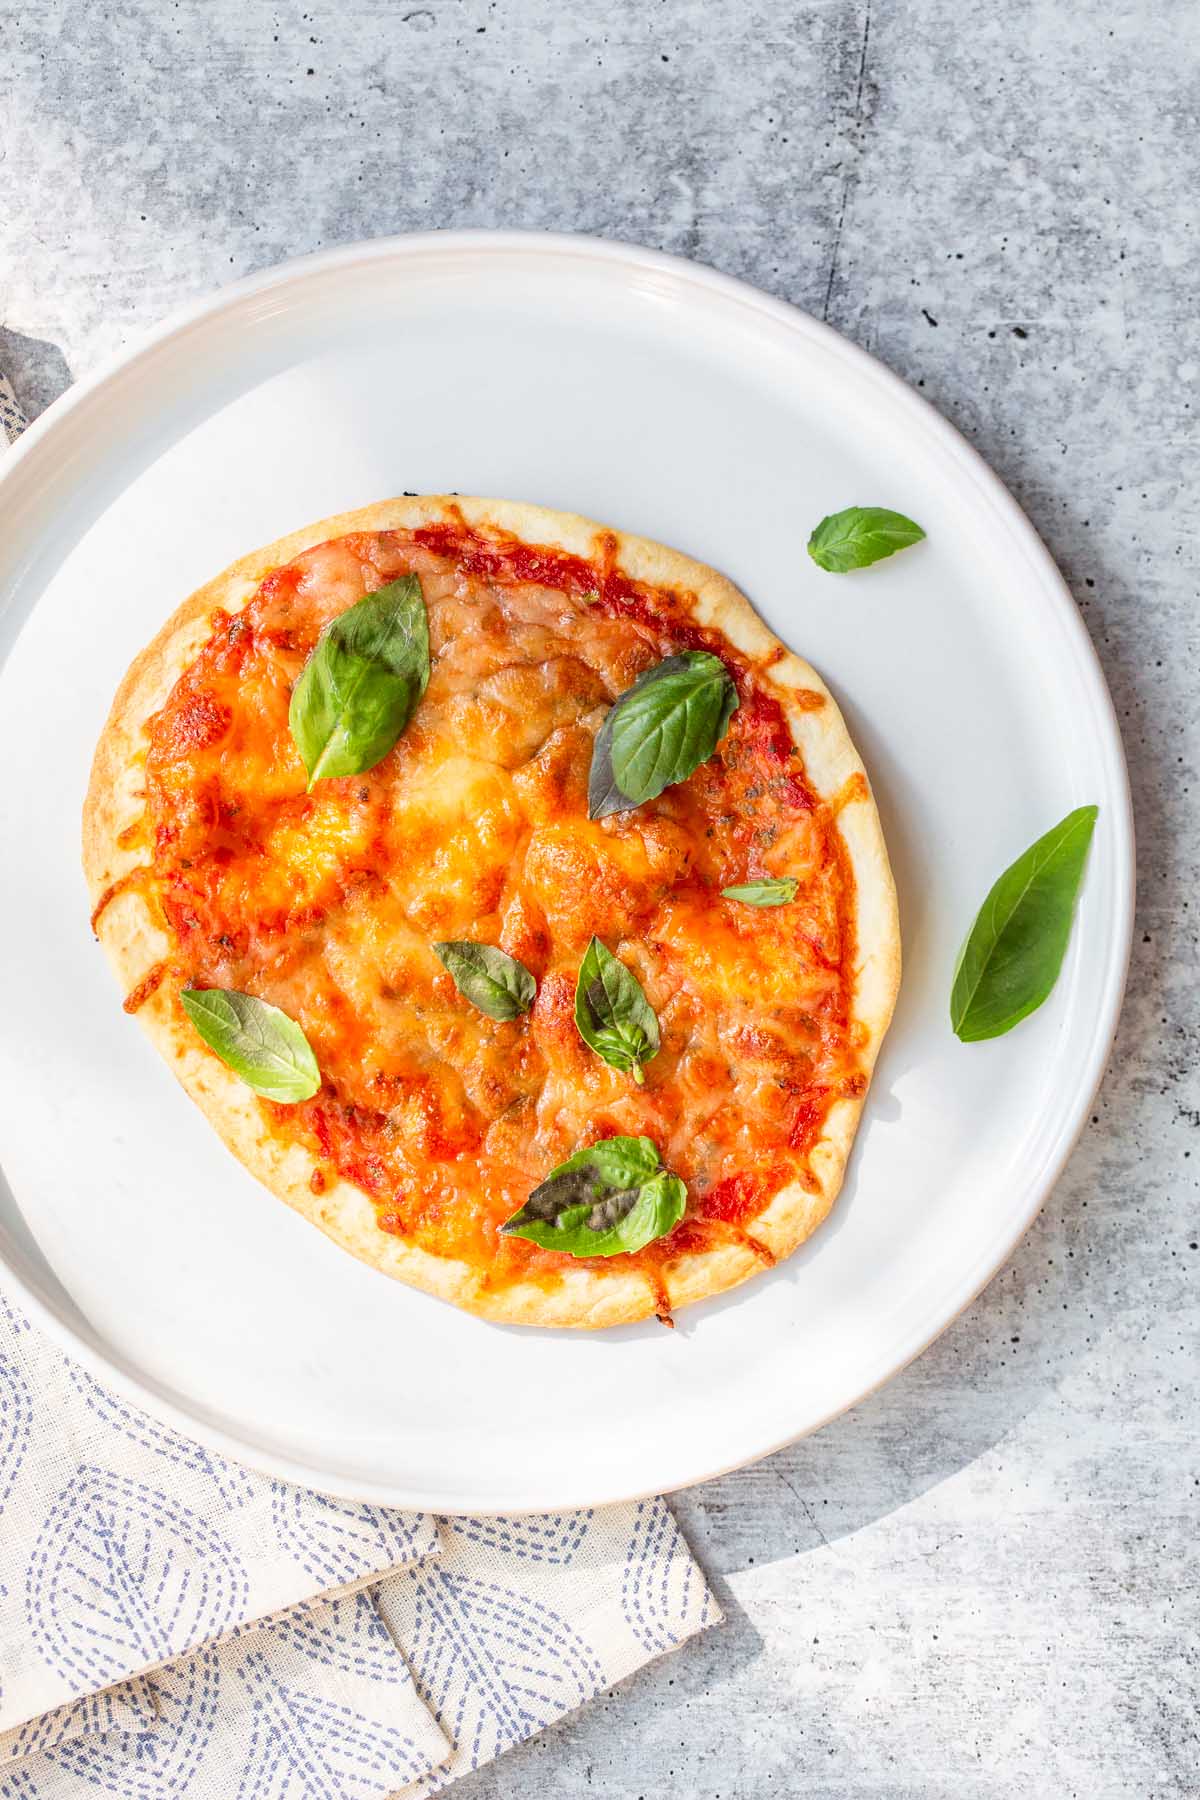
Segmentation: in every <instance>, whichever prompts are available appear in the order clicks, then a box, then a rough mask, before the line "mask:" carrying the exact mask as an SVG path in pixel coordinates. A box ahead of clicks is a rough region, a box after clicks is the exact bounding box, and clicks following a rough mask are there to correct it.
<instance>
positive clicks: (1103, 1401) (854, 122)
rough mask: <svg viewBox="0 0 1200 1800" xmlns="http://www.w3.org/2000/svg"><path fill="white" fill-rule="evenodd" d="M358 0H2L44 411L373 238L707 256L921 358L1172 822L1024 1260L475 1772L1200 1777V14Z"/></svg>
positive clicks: (897, 3)
mask: <svg viewBox="0 0 1200 1800" xmlns="http://www.w3.org/2000/svg"><path fill="white" fill-rule="evenodd" d="M309 4H310V7H311V10H309V11H301V10H300V6H299V5H298V4H296V3H295V0H279V3H278V4H275V5H271V4H269V3H267V0H208V3H207V4H205V3H204V0H121V3H116V0H114V3H113V4H111V5H105V4H100V3H99V0H93V3H92V4H91V5H87V6H85V5H83V4H73V3H71V0H41V3H40V4H38V5H36V6H35V5H32V4H30V5H28V6H22V5H11V4H5V5H4V6H3V7H2V8H0V20H2V22H3V37H2V55H0V85H2V88H3V100H4V103H3V107H2V109H0V181H2V200H3V204H2V207H0V244H2V247H3V249H2V255H0V320H2V321H3V324H4V333H3V335H2V336H0V365H3V366H5V367H6V368H7V369H8V371H9V373H10V375H11V377H12V379H13V381H14V383H15V385H16V387H17V389H18V391H19V392H20V394H21V395H22V397H23V399H24V400H25V402H26V404H27V405H28V406H29V407H30V408H31V410H34V411H36V410H37V409H38V408H39V407H41V406H42V405H44V404H46V403H47V402H48V401H49V400H50V399H51V398H52V397H53V395H54V394H55V393H56V392H57V391H59V390H60V389H61V388H62V387H63V385H64V384H65V383H66V381H67V380H68V379H69V378H70V377H72V376H75V375H78V374H80V373H82V372H84V371H86V370H87V369H89V368H90V367H91V366H92V365H93V364H94V363H95V362H96V361H97V359H98V358H99V357H100V356H101V355H102V354H104V353H105V352H106V351H108V350H110V349H112V348H113V347H115V346H117V345H118V344H120V343H121V342H122V341H123V340H124V339H125V338H126V336H127V335H128V334H130V333H131V332H133V331H135V330H136V329H137V328H138V327H140V326H142V325H144V324H148V323H149V322H151V321H153V320H155V319H157V318H158V317H159V316H160V315H161V314H163V313H164V312H165V311H167V310H168V309H169V308H170V307H172V306H174V305H175V304H177V303H179V302H181V301H183V300H185V299H187V298H189V297H192V296H195V295H199V294H201V293H203V292H204V291H206V290H208V289H209V288H211V287H212V286H214V285H215V284H217V283H220V282H221V281H223V280H225V279H227V278H229V277H231V276H233V275H237V274H242V273H245V272H248V271H250V270H253V269H257V268H261V267H263V266H265V265H267V264H269V263H272V262H274V261H276V260H278V259H279V258H282V257H285V256H289V255H293V254H296V253H298V252H301V251H306V250H311V249H315V248H317V247H318V246H321V245H327V244H332V243H335V242H339V241H344V240H347V239H351V238H356V237H360V236H374V235H378V234H381V233H385V232H393V231H405V230H410V229H415V228H428V227H433V226H454V225H489V226H491V225H506V226H525V227H545V228H554V229H560V230H561V229H567V230H582V231H592V232H598V233H602V234H606V235H609V236H613V237H618V238H625V239H630V240H633V241H636V242H640V243H644V244H650V245H654V246H658V247H660V248H664V249H668V250H675V251H680V252H683V253H685V254H687V255H690V256H694V257H697V258H699V259H700V260H702V261H704V262H707V263H711V264H714V265H715V266H717V267H718V268H721V269H725V270H728V271H730V272H732V273H734V274H737V275H741V276H744V277H746V278H747V279H749V280H750V281H753V282H757V283H759V284H760V285H761V286H763V287H765V288H767V289H769V290H770V291H771V292H773V293H776V294H779V295H782V296H784V297H786V298H787V299H789V300H792V301H795V302H796V303H797V304H798V305H800V306H802V307H805V308H807V309H808V310H809V311H811V312H814V313H816V314H817V315H818V316H824V317H826V318H827V319H829V320H830V322H831V323H832V324H834V325H835V326H837V327H838V328H839V329H840V330H842V331H844V332H846V333H847V334H848V335H849V336H850V337H852V338H854V339H855V340H856V341H858V342H859V343H861V344H864V345H866V346H867V347H868V348H869V349H871V350H873V351H875V352H876V353H877V354H878V355H880V356H881V357H882V358H883V359H884V360H885V361H886V362H888V363H889V364H890V365H891V366H892V367H893V368H894V369H897V370H899V371H900V372H901V373H902V374H904V375H905V376H907V377H908V378H909V379H910V380H912V381H914V382H916V383H917V384H918V385H919V386H921V387H922V388H923V389H924V391H925V393H926V395H927V396H928V397H929V398H930V399H931V400H933V401H934V402H935V404H936V405H937V406H939V407H940V408H941V409H942V410H943V412H945V413H946V414H947V415H948V416H949V417H950V418H951V419H952V420H954V422H955V423H956V424H958V425H959V426H960V427H961V428H962V429H963V430H964V431H965V432H966V434H967V435H968V437H969V438H970V439H971V440H972V442H973V443H975V444H976V445H978V447H979V448H980V449H981V450H982V451H983V453H984V454H985V455H986V456H987V457H988V458H989V459H990V461H991V462H992V463H993V465H994V466H995V467H996V468H997V469H998V470H999V472H1000V473H1001V475H1002V476H1003V477H1004V478H1005V479H1006V480H1007V481H1008V482H1009V484H1010V485H1011V487H1012V488H1013V490H1014V492H1015V493H1016V494H1017V496H1018V497H1019V499H1020V500H1021V501H1022V503H1023V504H1024V505H1025V507H1026V508H1027V509H1028V511H1029V512H1030V513H1031V515H1032V517H1033V519H1034V521H1035V523H1036V525H1037V526H1038V528H1039V529H1040V531H1041V532H1042V534H1043V536H1044V537H1045V539H1046V541H1047V542H1048V544H1049V545H1050V547H1051V549H1052V550H1053V552H1054V554H1055V555H1056V556H1057V558H1058V560H1059V562H1060V564H1061V566H1062V568H1063V570H1064V571H1065V573H1066V575H1067V577H1068V579H1069V581H1070V582H1071V584H1072V587H1073V589H1074V591H1075V594H1076V596H1077V598H1078V601H1079V603H1080V606H1081V607H1082V608H1083V611H1084V616H1085V618H1086V619H1087V621H1088V624H1089V626H1090V629H1091V631H1092V634H1093V636H1094V638H1095V641H1096V644H1097V646H1098V648H1099V651H1100V654H1101V656H1102V658H1103V660H1104V665H1105V668H1106V670H1107V673H1108V678H1109V681H1110V683H1111V685H1112V689H1113V693H1114V696H1115V699H1116V703H1117V707H1118V711H1119V713H1120V717H1121V721H1122V725H1123V729H1124V732H1125V737H1126V743H1127V747H1128V751H1129V756H1130V761H1131V764H1132V772H1133V783H1134V792H1135V803H1136V807H1137V815H1138V826H1139V834H1140V844H1141V854H1140V866H1141V883H1140V886H1141V892H1140V917H1139V924H1138V930H1137V941H1136V945H1135V954H1134V964H1133V975H1132V982H1131V988H1130V997H1129V1002H1128V1005H1127V1008H1126V1012H1125V1016H1124V1021H1123V1025H1122V1028H1121V1032H1120V1038H1119V1042H1118V1045H1117V1049H1116V1053H1115V1056H1114V1058H1113V1062H1112V1066H1111V1069H1110V1072H1109V1075H1108V1078H1107V1080H1106V1082H1105V1085H1104V1088H1103V1091H1102V1093H1101V1095H1100V1097H1099V1099H1098V1101H1097V1103H1096V1107H1095V1111H1094V1116H1093V1118H1092V1121H1091V1125H1090V1128H1089V1129H1088V1131H1087V1133H1086V1135H1085V1138H1084V1141H1083V1142H1082V1144H1081V1145H1080V1147H1079V1150H1078V1152H1077V1153H1076V1155H1075V1157H1074V1160H1073V1161H1072V1163H1071V1165H1070V1168H1069V1171H1068V1173H1067V1175H1066V1176H1065V1178H1064V1179H1063V1181H1062V1182H1061V1183H1060V1185H1059V1187H1058V1190H1057V1192H1056V1194H1055V1195H1054V1197H1053V1199H1052V1201H1051V1202H1050V1204H1049V1205H1048V1206H1047V1208H1046V1210H1045V1213H1044V1215H1043V1217H1042V1218H1041V1220H1040V1222H1039V1223H1038V1224H1037V1225H1036V1227H1035V1228H1034V1230H1033V1231H1032V1232H1031V1233H1030V1235H1029V1237H1028V1239H1027V1241H1026V1242H1025V1243H1024V1244H1023V1246H1022V1247H1021V1249H1020V1250H1019V1252H1018V1253H1017V1254H1016V1256H1015V1257H1014V1259H1013V1262H1012V1265H1011V1267H1009V1268H1008V1269H1007V1270H1006V1271H1005V1272H1004V1273H1003V1274H1002V1275H1000V1276H999V1277H998V1278H997V1279H996V1280H995V1281H994V1282H993V1284H992V1285H991V1287H990V1288H989V1289H988V1290H987V1292H986V1293H985V1294H984V1295H983V1297H982V1298H981V1299H980V1300H979V1301H978V1302H977V1303H976V1304H975V1305H974V1306H973V1307H972V1308H971V1309H970V1310H969V1312H968V1313H967V1314H966V1315H965V1316H963V1317H962V1318H961V1319H960V1320H959V1321H958V1322H957V1324H956V1325H955V1326H954V1327H953V1328H952V1329H951V1330H950V1331H949V1332H948V1333H947V1334H946V1336H945V1337H944V1338H943V1339H942V1340H941V1341H940V1342H939V1343H938V1344H937V1345H936V1346H935V1347H934V1348H933V1349H931V1350H930V1351H929V1352H928V1353H927V1354H926V1355H925V1356H924V1357H923V1358H922V1359H921V1360H920V1362H918V1363H917V1364H916V1365H915V1366H914V1367H913V1368H911V1369H910V1370H909V1371H908V1372H907V1373H906V1374H904V1375H902V1376H901V1377H900V1378H898V1379H897V1380H896V1381H894V1382H893V1383H892V1384H891V1385H890V1386H889V1387H888V1388H887V1389H886V1390H885V1391H884V1392H882V1393H881V1394H879V1395H877V1396H876V1397H875V1398H874V1399H872V1400H871V1401H869V1402H868V1403H867V1404H865V1405H863V1406H861V1407H859V1408H858V1410H857V1411H856V1412H854V1413H853V1414H851V1415H850V1416H848V1417H846V1418H844V1419H842V1420H840V1421H838V1422H837V1423H835V1424H833V1425H831V1426H830V1427H828V1428H827V1429H826V1430H825V1431H823V1432H821V1433H820V1434H819V1435H818V1436H816V1437H815V1438H813V1439H811V1440H809V1441H808V1442H805V1443H802V1444H800V1445H797V1446H796V1447H795V1448H794V1449H791V1450H789V1451H787V1452H785V1453H784V1454H782V1455H779V1456H776V1457H774V1458H772V1459H771V1460H770V1461H768V1462H765V1463H763V1464H761V1465H759V1466H758V1467H757V1468H754V1469H749V1470H745V1471H743V1472H741V1473H739V1474H736V1475H731V1476H729V1477H728V1478H726V1479H724V1480H721V1481H718V1482H714V1483H712V1484H711V1485H709V1486H707V1487H704V1488H701V1489H697V1490H695V1491H693V1492H691V1493H689V1494H687V1495H685V1496H683V1497H682V1498H681V1499H680V1501H679V1512H680V1516H681V1518H682V1521H683V1524H684V1526H685V1527H686V1529H687V1531H688V1533H689V1535H690V1537H691V1540H692V1543H693V1544H694V1545H695V1548H696V1550H697V1552H698V1554H699V1555H700V1557H701V1558H702V1559H703V1561H704V1563H705V1566H706V1567H707V1569H708V1570H709V1571H710V1573H711V1575H712V1577H713V1580H714V1582H715V1584H716V1586H717V1589H718V1591H719V1592H720V1594H721V1597H722V1599H723V1601H724V1603H725V1605H726V1607H727V1609H728V1612H729V1620H728V1623H727V1624H726V1625H725V1627H724V1628H723V1629H721V1630H719V1631H715V1632H711V1633H709V1634H707V1635H706V1636H705V1637H703V1638H702V1639H700V1640H699V1641H697V1642H695V1643H693V1644H691V1645H690V1646H688V1647H687V1648H685V1649H684V1650H683V1651H681V1652H679V1653H678V1654H677V1655H675V1656H673V1657H670V1658H668V1659H666V1660H665V1661H664V1662H662V1663H660V1664H658V1665H656V1666H655V1667H653V1668H651V1669H649V1670H646V1671H644V1672H643V1673H642V1674H641V1675H639V1676H638V1677H636V1678H635V1679H634V1680H633V1681H631V1682H629V1683H627V1684H626V1685H625V1686H624V1687H623V1688H621V1689H619V1690H618V1691H616V1692H615V1693H614V1694H612V1695H611V1696H609V1697H608V1698H607V1699H605V1700H604V1701H602V1702H600V1703H598V1704H596V1705H595V1706H593V1707H592V1708H591V1709H590V1710H589V1711H588V1712H586V1713H585V1714H584V1715H582V1716H581V1717H579V1718H577V1719H574V1720H572V1721H569V1722H568V1723H566V1724H564V1725H563V1726H561V1727H560V1728H559V1729H556V1730H553V1731H550V1732H547V1733H545V1734H544V1735H543V1736H542V1737H541V1738H539V1739H538V1740H537V1741H536V1742H534V1743H533V1744H531V1745H529V1746H527V1747H525V1748H524V1749H521V1750H518V1751H517V1752H515V1753H513V1754H511V1755H510V1756H508V1757H507V1758H505V1759H504V1760H503V1761H502V1762H501V1763H499V1764H497V1765H496V1766H495V1767H494V1768H492V1769H491V1770H488V1771H483V1772H480V1773H479V1774H478V1775H477V1776H475V1777H473V1778H471V1779H470V1780H468V1781H467V1782H465V1783H464V1784H463V1785H462V1786H461V1788H460V1789H459V1790H458V1791H459V1793H461V1795H462V1800H485V1797H486V1800H508V1797H509V1796H517V1795H521V1796H532V1797H535V1800H539V1797H542V1796H545V1797H547V1800H548V1797H550V1796H563V1797H570V1800H573V1797H575V1796H583V1795H586V1794H591V1793H593V1792H602V1793H606V1794H610V1795H614V1796H618V1797H622V1800H623V1797H629V1800H634V1797H636V1796H640V1795H645V1796H652V1795H653V1796H656V1797H657V1796H660V1795H664V1794H673V1793H678V1794H685V1795H690V1794H696V1795H702V1796H711V1797H712V1800H717V1797H718V1796H719V1797H720V1800H741V1797H743V1796H744V1797H750V1796H760V1795H769V1794H789V1795H790V1794H794V1795H804V1796H813V1797H814V1800H816V1797H818V1796H819V1797H822V1800H825V1797H828V1800H908V1797H910V1796H920V1797H921V1800H951V1797H953V1800H976V1797H979V1800H983V1797H985V1796H986V1797H992V1796H1020V1797H1033V1800H1042V1797H1043V1796H1044V1797H1045V1800H1067V1797H1068V1796H1081V1797H1086V1800H1116V1797H1118V1796H1121V1797H1122V1800H1123V1797H1125V1796H1130V1797H1134V1796H1136V1797H1138V1800H1160V1797H1162V1800H1165V1797H1166V1796H1185V1795H1195V1794H1197V1793H1200V1734H1198V1728H1197V1695H1196V1680H1197V1666H1198V1653H1197V1637H1196V1626H1197V1555H1196V1540H1197V1520H1198V1514H1200V1504H1198V1502H1200V1445H1198V1442H1197V1436H1198V1433H1197V1424H1198V1409H1197V1401H1198V1398H1200V1374H1198V1364H1197V1330H1196V1327H1197V1291H1198V1288H1200V1250H1198V1248H1197V1243H1198V1240H1200V1216H1198V1211H1197V1169H1198V1167H1200V1129H1198V1127H1200V1084H1198V1082H1197V1075H1196V1051H1197V1035H1198V1030H1200V999H1198V994H1197V984H1196V965H1197V917H1198V914H1200V896H1198V894H1197V862H1198V855H1197V849H1198V837H1197V812H1196V800H1195V795H1194V793H1193V786H1194V783H1195V781H1196V763H1197V754H1198V750H1200V741H1198V725H1200V692H1198V687H1197V678H1196V667H1197V636H1198V623H1197V555H1196V542H1197V535H1198V533H1197V527H1198V525H1200V519H1198V516H1197V515H1198V501H1197V492H1198V483H1197V460H1196V449H1197V420H1196V408H1197V400H1198V398H1200V343H1198V341H1197V298H1198V288H1200V281H1198V273H1200V269H1198V262H1197V222H1198V216H1200V215H1198V213H1197V194H1198V193H1200V133H1198V130H1197V124H1198V120H1197V114H1198V112H1200V79H1198V73H1197V67H1198V53H1200V13H1198V12H1197V9H1196V7H1195V5H1194V4H1192V3H1191V0H1137V3H1127V4H1118V3H1115V0H1114V3H1112V4H1100V3H1098V0H1007V3H1006V4H1000V5H995V4H992V3H991V0H908V3H905V0H807V3H800V4H788V3H786V0H740V3H732V0H726V4H724V5H718V4H713V3H712V0H709V4H704V3H703V0H641V3H632V0H625V3H622V0H574V4H571V3H570V0H568V3H567V4H562V3H561V0H490V3H489V0H407V3H401V4H391V3H389V0H342V4H340V5H338V6H328V5H320V4H317V3H316V0H309ZM1194 1150H1195V1151H1196V1154H1195V1155H1194V1154H1193V1151H1194Z"/></svg>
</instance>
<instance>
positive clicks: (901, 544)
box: [808, 506, 925, 575]
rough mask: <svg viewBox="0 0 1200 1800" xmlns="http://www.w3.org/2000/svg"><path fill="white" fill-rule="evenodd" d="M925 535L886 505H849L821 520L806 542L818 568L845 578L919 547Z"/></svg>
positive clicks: (908, 520) (909, 520)
mask: <svg viewBox="0 0 1200 1800" xmlns="http://www.w3.org/2000/svg"><path fill="white" fill-rule="evenodd" d="M924 536H925V533H924V532H923V531H922V530H921V527H920V526H919V525H915V524H914V523H913V521H912V520H911V519H906V518H905V516H904V514H903V513H898V512H889V511H888V509H887V507H886V506H848V507H847V508H846V510H845V512H840V513H830V514H829V517H828V518H826V519H822V520H821V523H820V524H819V525H818V526H817V529H816V530H815V531H814V532H813V534H812V536H811V537H810V538H809V540H808V554H809V555H810V556H811V557H812V559H813V561H814V562H815V563H816V564H817V566H818V567H819V568H822V569H828V570H829V572H830V574H831V575H844V574H845V573H846V572H847V570H848V569H865V568H866V566H867V564H868V563H876V562H879V561H881V559H882V558H883V557H885V556H892V555H894V554H895V552H896V551H897V550H903V549H905V548H906V547H907V546H908V545H909V544H919V543H920V541H921V539H922V538H923V537H924Z"/></svg>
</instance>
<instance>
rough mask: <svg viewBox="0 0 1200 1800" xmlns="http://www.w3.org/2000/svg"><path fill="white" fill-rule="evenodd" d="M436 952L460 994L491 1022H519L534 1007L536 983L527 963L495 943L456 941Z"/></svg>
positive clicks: (442, 945)
mask: <svg viewBox="0 0 1200 1800" xmlns="http://www.w3.org/2000/svg"><path fill="white" fill-rule="evenodd" d="M433 949H434V954H435V955H436V956H438V957H440V958H441V962H442V965H443V967H444V968H445V969H447V970H448V971H449V973H450V975H451V976H452V977H453V980H454V985H455V987H456V988H457V989H458V991H459V993H460V994H462V995H463V997H464V998H465V999H467V1000H469V1001H470V1002H471V1005H472V1006H477V1007H478V1008H479V1010H480V1012H481V1013H486V1014H487V1016H488V1018H489V1019H501V1020H503V1019H517V1018H519V1017H520V1016H521V1014H522V1013H524V1012H528V1011H529V1008H530V1007H531V1006H532V1005H533V997H534V995H535V994H536V993H537V982H536V981H535V980H534V979H533V976H532V975H531V974H530V973H529V970H528V969H527V968H526V967H525V964H524V963H520V962H518V961H517V959H516V957H515V956H507V955H506V954H505V952H504V951H503V950H497V948H496V946H495V945H494V944H477V943H474V942H473V941H472V939H470V938H456V939H454V940H452V941H451V942H450V943H447V944H435V945H434V946H433Z"/></svg>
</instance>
